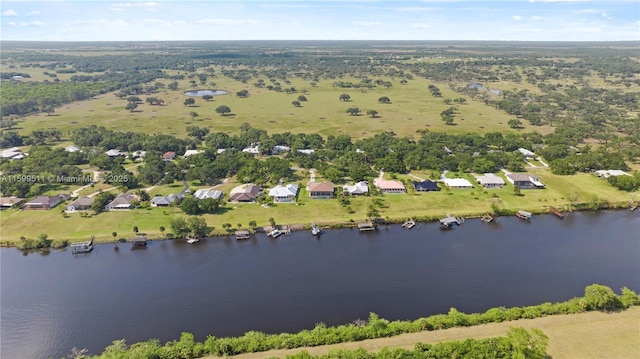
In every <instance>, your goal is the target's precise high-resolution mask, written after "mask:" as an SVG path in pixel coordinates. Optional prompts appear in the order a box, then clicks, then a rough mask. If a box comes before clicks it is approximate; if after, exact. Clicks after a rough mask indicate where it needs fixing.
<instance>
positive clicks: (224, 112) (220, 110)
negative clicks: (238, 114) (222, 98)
mask: <svg viewBox="0 0 640 359" xmlns="http://www.w3.org/2000/svg"><path fill="white" fill-rule="evenodd" d="M216 113H219V114H221V115H222V116H226V115H227V114H229V113H231V109H230V108H229V106H227V105H220V106H218V107H217V108H216Z"/></svg>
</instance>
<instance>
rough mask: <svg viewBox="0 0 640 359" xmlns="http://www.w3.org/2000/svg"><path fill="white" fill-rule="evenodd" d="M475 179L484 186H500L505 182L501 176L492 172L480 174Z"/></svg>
mask: <svg viewBox="0 0 640 359" xmlns="http://www.w3.org/2000/svg"><path fill="white" fill-rule="evenodd" d="M476 180H477V181H478V183H480V185H481V186H482V187H484V188H502V186H504V185H505V184H506V183H505V182H504V180H503V179H502V178H501V177H499V176H496V175H495V174H493V173H485V174H484V175H482V176H478V177H477V178H476Z"/></svg>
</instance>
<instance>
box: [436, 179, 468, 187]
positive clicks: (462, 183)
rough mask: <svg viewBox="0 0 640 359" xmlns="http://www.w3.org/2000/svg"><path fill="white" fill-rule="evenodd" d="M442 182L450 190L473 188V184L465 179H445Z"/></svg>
mask: <svg viewBox="0 0 640 359" xmlns="http://www.w3.org/2000/svg"><path fill="white" fill-rule="evenodd" d="M442 182H444V184H445V185H446V186H447V187H449V188H473V184H472V183H471V182H469V181H467V180H466V179H464V178H444V179H442Z"/></svg>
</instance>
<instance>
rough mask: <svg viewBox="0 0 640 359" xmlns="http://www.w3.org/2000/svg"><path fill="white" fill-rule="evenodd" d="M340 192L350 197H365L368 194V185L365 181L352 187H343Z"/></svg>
mask: <svg viewBox="0 0 640 359" xmlns="http://www.w3.org/2000/svg"><path fill="white" fill-rule="evenodd" d="M342 192H343V193H344V194H348V195H350V196H357V195H366V194H367V193H369V185H368V184H367V182H366V181H360V182H358V183H356V184H354V185H353V186H350V185H344V186H342Z"/></svg>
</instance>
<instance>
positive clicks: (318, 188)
mask: <svg viewBox="0 0 640 359" xmlns="http://www.w3.org/2000/svg"><path fill="white" fill-rule="evenodd" d="M307 191H309V197H311V198H313V199H321V198H333V196H334V194H333V191H334V186H333V183H331V182H309V183H308V184H307Z"/></svg>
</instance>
